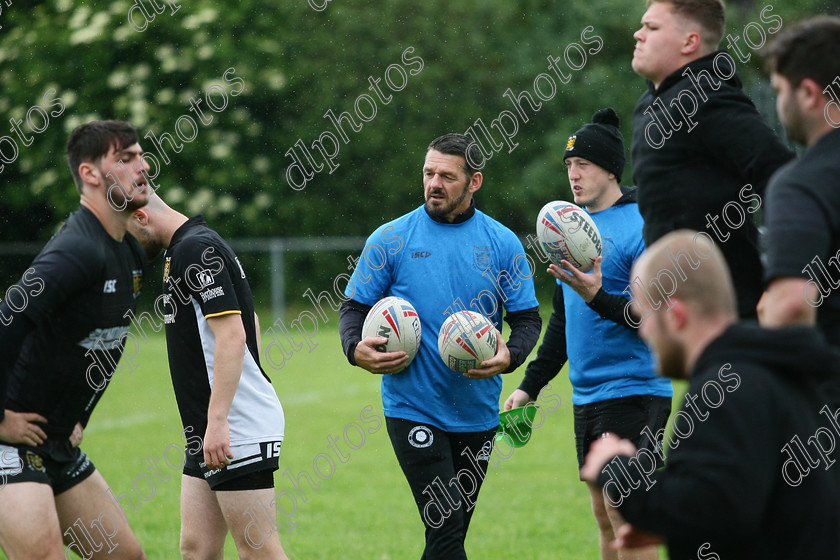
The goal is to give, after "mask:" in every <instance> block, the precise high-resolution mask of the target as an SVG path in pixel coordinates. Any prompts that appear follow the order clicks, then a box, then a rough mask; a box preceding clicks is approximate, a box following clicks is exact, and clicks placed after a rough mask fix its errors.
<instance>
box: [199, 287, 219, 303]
mask: <svg viewBox="0 0 840 560" xmlns="http://www.w3.org/2000/svg"><path fill="white" fill-rule="evenodd" d="M223 295H225V291H224V289H222V287H221V286H216V287H215V288H210V289H209V290H207V291H206V292H201V299H202V300H204V303H207V302H208V301H210V300H211V299H213V298H217V297H219V296H223Z"/></svg>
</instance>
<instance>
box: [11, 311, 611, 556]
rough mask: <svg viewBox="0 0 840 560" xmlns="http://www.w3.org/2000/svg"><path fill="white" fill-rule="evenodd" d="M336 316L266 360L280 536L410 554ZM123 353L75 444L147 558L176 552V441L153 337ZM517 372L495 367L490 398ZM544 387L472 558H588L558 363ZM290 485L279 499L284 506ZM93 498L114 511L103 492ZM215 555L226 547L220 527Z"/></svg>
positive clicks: (304, 552)
mask: <svg viewBox="0 0 840 560" xmlns="http://www.w3.org/2000/svg"><path fill="white" fill-rule="evenodd" d="M337 323H338V320H337V317H331V318H330V320H329V322H328V323H327V324H326V325H324V327H322V329H321V330H320V331H319V332H318V333H317V335H316V336H315V339H314V341H315V342H316V343H317V347H316V348H314V349H313V350H312V352H311V353H307V351H306V349H305V348H304V349H303V350H302V351H300V352H299V353H297V354H295V355H294V356H293V357H292V358H290V359H287V360H286V363H285V365H284V367H283V369H282V370H279V371H278V370H270V369H268V370H267V371H268V373H269V376H270V377H271V379H272V382H273V384H274V387H275V390H276V391H277V394H278V395H279V397H280V400H281V402H282V403H283V407H284V409H285V413H286V441H285V442H284V444H283V448H282V453H281V457H280V470H279V471H278V472H277V473H276V476H275V481H276V484H277V488H276V489H277V491H281V492H282V491H285V492H287V493H288V495H296V499H297V504H296V509H297V511H296V512H295V513H294V514H293V515H290V516H288V517H287V518H279V519H278V523H279V533H280V538H281V540H282V542H283V546H284V548H285V549H286V551H287V553H288V554H289V556H290V558H292V559H320V558H323V559H330V560H333V559H339V558H340V559H359V560H374V559H382V560H384V559H412V558H419V557H420V553H421V550H422V536H423V527H422V524H421V521H420V517H419V515H418V513H417V510H416V508H415V506H414V503H413V501H412V498H411V493H410V490H409V488H408V485H407V483H406V482H405V480H404V479H403V476H402V473H401V471H400V468H399V465H398V464H397V461H396V459H395V458H394V455H393V452H392V450H391V446H390V442H389V441H388V435H387V433H386V431H385V426H384V421H382V407H381V401H380V397H379V378H378V377H376V376H374V375H371V374H369V373H367V372H365V371H363V370H361V369H359V368H354V367H351V366H350V365H349V364H348V363H347V361H346V360H345V358H344V356H343V354H342V353H341V349H340V344H339V338H338V333H337ZM135 362H136V365H137V368H136V369H135V370H134V371H133V372H132V373H131V374H129V375H126V374H122V375H118V376H116V377H115V379H114V380H113V382H112V384H111V386H110V387H109V389H108V390H107V392H106V394H105V396H104V397H103V399H102V401H101V403H100V404H99V406H98V408H97V409H96V411H95V412H94V414H93V417H92V419H91V422H90V425H89V427H88V429H87V431H86V433H85V438H84V442H83V444H82V448H83V449H84V450H85V451H86V452H87V454H88V455H89V456H90V457H91V459H92V460H93V461H94V463H95V464H96V466H97V468H98V469H99V470H100V471H101V472H102V473H103V475H104V476H105V478H106V480H107V481H108V482H109V484H110V486H111V488H112V490H113V492H114V494H115V495H117V496H122V503H123V507H124V509H125V510H126V514H127V515H128V519H129V522H130V524H131V526H132V528H133V530H134V532H135V533H136V534H137V536H138V538H139V540H140V542H141V543H142V545H143V547H144V549H145V550H146V553H147V555H148V557H149V558H150V559H158V558H160V559H171V558H178V557H179V553H178V532H179V527H180V521H179V491H180V471H179V470H177V468H176V467H178V466H179V463H180V459H181V457H182V455H180V453H181V452H180V450H179V449H180V447H181V445H182V442H183V437H182V428H181V424H180V419H179V417H178V412H177V409H176V405H175V399H174V396H173V393H172V386H171V382H170V379H169V370H168V366H167V358H166V347H165V341H164V338H163V336H162V334H161V335H155V336H152V337H151V338H150V339H149V341H148V343H145V344H143V346H142V347H141V348H140V352H139V353H138V356H137V358H136V360H135ZM523 371H524V368H520V370H518V371H516V372H514V373H513V374H509V375H506V376H505V387H504V390H503V393H502V401H504V399H505V398H507V396H508V395H509V394H510V392H511V391H512V390H513V389H514V388H515V387H516V386H517V385H518V384H519V382H520V380H521V376H522V372H523ZM550 393H551V395H552V396H553V400H552V402H551V403H549V404H547V405H546V406H544V407H543V409H542V411H541V412H540V413H539V415H538V417H537V422H539V421H540V417H542V418H543V423H542V425H541V426H540V427H539V428H538V429H535V430H534V433H533V436H532V440H531V442H530V443H529V444H528V445H527V446H525V447H522V448H519V449H516V450H515V451H512V450H511V448H509V447H507V446H504V445H502V446H500V447H497V449H496V451H495V452H494V455H493V457H492V460H491V464H492V468H491V470H490V472H489V474H488V476H487V480H486V481H485V483H484V486H483V488H482V490H481V497H480V499H479V502H478V505H477V508H476V512H475V515H474V517H473V521H472V525H471V528H470V532H469V535H468V537H467V553H468V554H469V555H470V557H471V558H487V559H497V558H498V559H503V558H529V559H532V560H538V559H545V560H548V559H552V560H555V559H558V558H560V559H571V560H574V559H578V558H580V559H584V558H586V559H593V558H598V557H599V554H598V540H597V530H596V527H595V522H594V519H593V518H592V514H591V512H590V508H589V498H588V493H587V491H586V489H585V487H584V485H583V483H581V482H579V481H578V476H577V463H576V461H575V454H574V442H573V435H572V408H571V387H570V385H569V381H568V377H567V376H566V372H565V370H564V371H563V372H561V374H560V375H559V376H558V377H557V378H556V379H555V381H554V383H553V385H552V389H551V390H550ZM558 397H559V400H560V405H559V407H558V406H557V398H558ZM549 409H554V411H553V412H550V413H547V412H546V411H547V410H549ZM377 426H378V427H377ZM345 434H346V436H345ZM188 435H189V434H188ZM336 447H337V448H338V449H336ZM354 448H355V449H354ZM170 465H172V466H171V467H170ZM292 478H295V479H298V482H297V488H296V486H295V484H296V483H295V482H293V481H292ZM309 480H311V484H310V482H309ZM301 494H303V495H305V499H304V496H303V495H301ZM288 495H286V494H281V499H280V503H281V504H283V505H284V507H285V508H286V510H287V511H291V510H292V509H293V508H292V506H291V501H290V498H289V497H288ZM105 508H108V510H109V511H114V506H113V504H112V502H111V501H110V500H103V509H105ZM115 540H116V541H117V542H118V540H119V537H118V536H117V537H116V539H115ZM0 556H2V554H0ZM226 557H228V558H236V557H237V554H236V549H235V547H234V546H233V541H232V539H231V538H230V537H228V542H227V546H226Z"/></svg>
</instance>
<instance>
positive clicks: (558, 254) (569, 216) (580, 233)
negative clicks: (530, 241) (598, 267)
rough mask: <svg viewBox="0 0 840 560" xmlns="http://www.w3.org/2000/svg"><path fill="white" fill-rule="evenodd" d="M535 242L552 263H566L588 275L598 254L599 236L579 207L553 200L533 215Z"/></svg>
mask: <svg viewBox="0 0 840 560" xmlns="http://www.w3.org/2000/svg"><path fill="white" fill-rule="evenodd" d="M537 240H538V241H539V242H540V244H541V245H542V247H543V249H544V250H545V252H546V254H547V256H548V258H549V259H550V260H551V262H552V263H554V264H556V265H559V264H560V261H562V260H567V261H569V263H571V264H572V265H574V266H575V267H576V268H578V269H580V270H581V271H582V272H589V271H590V270H592V268H593V267H594V266H595V260H596V259H597V258H598V257H599V256H600V255H601V233H600V232H599V231H598V227H597V226H596V225H595V222H594V221H593V220H592V217H591V216H590V215H589V214H587V213H586V212H585V211H584V210H583V208H581V207H580V206H577V205H576V204H572V203H571V202H565V201H563V200H555V201H554V202H549V203H548V204H546V205H545V206H543V207H542V210H540V213H539V214H538V215H537Z"/></svg>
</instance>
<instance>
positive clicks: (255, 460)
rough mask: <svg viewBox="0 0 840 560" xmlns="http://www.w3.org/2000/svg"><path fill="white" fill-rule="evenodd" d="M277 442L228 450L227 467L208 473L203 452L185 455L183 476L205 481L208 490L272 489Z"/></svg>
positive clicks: (248, 444)
mask: <svg viewBox="0 0 840 560" xmlns="http://www.w3.org/2000/svg"><path fill="white" fill-rule="evenodd" d="M281 444H282V442H280V441H264V442H260V443H247V444H244V445H234V446H231V448H230V450H231V452H232V453H233V457H234V458H233V460H232V461H231V463H230V464H229V465H228V466H226V467H223V468H221V469H215V470H213V469H210V468H208V467H207V465H206V464H205V462H204V454H203V452H198V453H196V454H195V455H193V454H192V452H191V450H189V449H188V450H187V451H186V461H185V462H184V474H185V475H187V476H192V477H194V478H201V479H204V480H206V481H207V483H208V484H209V485H210V489H211V490H216V491H221V492H226V491H232V490H259V489H261V488H274V471H276V470H277V469H278V468H279V457H280V445H281Z"/></svg>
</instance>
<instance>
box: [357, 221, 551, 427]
mask: <svg viewBox="0 0 840 560" xmlns="http://www.w3.org/2000/svg"><path fill="white" fill-rule="evenodd" d="M533 274H534V271H533V269H532V267H531V266H530V265H529V260H528V258H527V256H526V254H525V250H524V249H523V248H522V243H520V242H519V239H518V238H517V237H516V235H515V234H514V233H513V232H512V231H510V230H509V229H508V228H506V227H505V226H503V225H502V224H500V223H499V222H497V221H496V220H494V219H492V218H490V217H489V216H487V215H486V214H484V213H483V212H480V211H478V210H476V211H475V214H474V215H473V216H472V217H470V218H469V219H467V220H466V221H464V222H461V223H454V224H446V223H440V222H436V221H435V220H433V219H432V218H430V217H429V215H428V214H427V213H426V210H425V209H424V207H423V206H420V207H419V208H417V209H416V210H414V211H412V212H409V213H408V214H406V215H404V216H401V217H399V218H397V219H396V220H393V221H391V222H388V223H386V224H384V225H382V226H381V227H379V228H378V229H377V230H376V231H375V232H373V234H372V235H371V236H370V237H369V238H368V240H367V242H366V244H365V249H364V251H363V253H362V256H361V257H360V259H359V261H358V264H357V268H356V269H355V270H354V271H353V276H352V278H351V279H350V281H349V283H348V285H347V289H346V290H345V295H346V296H347V297H350V298H352V299H354V300H356V301H358V302H360V303H363V304H365V305H371V306H372V305H374V304H375V303H376V302H377V301H379V300H380V299H381V298H383V297H386V296H397V297H401V298H404V299H406V300H408V301H409V302H410V303H411V304H412V305H413V306H414V308H415V309H416V310H417V314H418V315H419V316H420V324H421V328H422V335H421V342H420V350H419V352H418V353H417V356H416V357H415V358H414V361H412V362H411V364H410V365H409V366H408V368H406V369H405V370H403V371H402V372H400V373H396V374H392V375H383V376H382V405H383V408H384V412H385V416H389V417H393V418H403V419H406V420H411V421H414V422H423V423H428V424H431V425H433V426H436V427H438V428H440V429H443V430H446V431H450V432H475V431H482V430H490V429H492V428H495V427H496V426H498V425H499V396H500V394H501V391H502V378H501V376H499V375H496V376H494V377H491V378H489V379H473V380H471V379H467V378H466V377H464V376H463V375H462V374H460V373H456V372H455V371H452V370H451V369H449V368H448V367H447V366H446V364H444V363H443V360H442V359H441V357H440V354H439V353H438V347H437V338H438V332H439V331H440V327H441V325H442V324H443V322H444V320H446V318H447V317H448V316H449V315H450V314H452V313H454V312H457V311H462V310H471V311H476V312H478V313H481V314H483V315H484V316H485V317H487V318H488V319H489V320H490V321H492V322H493V323H495V326H496V328H498V329H499V330H500V331H502V330H503V329H502V306H503V305H504V308H505V309H506V310H507V311H508V312H516V311H523V310H526V309H532V308H534V307H537V306H538V302H537V298H536V295H535V293H534V283H533V280H532V278H533Z"/></svg>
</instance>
